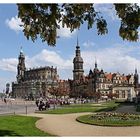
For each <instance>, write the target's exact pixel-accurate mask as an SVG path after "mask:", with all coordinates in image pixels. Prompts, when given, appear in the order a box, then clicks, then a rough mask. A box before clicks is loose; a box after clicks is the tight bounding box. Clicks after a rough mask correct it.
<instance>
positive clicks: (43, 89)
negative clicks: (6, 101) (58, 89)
mask: <svg viewBox="0 0 140 140" xmlns="http://www.w3.org/2000/svg"><path fill="white" fill-rule="evenodd" d="M58 80H59V76H58V74H57V68H53V66H52V67H49V66H46V67H39V68H32V69H26V66H25V56H24V54H23V52H22V50H21V51H20V54H19V57H18V66H17V81H16V82H13V83H12V96H13V97H17V98H21V97H22V98H25V97H30V98H33V97H40V96H47V95H48V94H49V93H48V89H49V88H50V87H52V86H54V87H55V86H58V82H57V81H58Z"/></svg>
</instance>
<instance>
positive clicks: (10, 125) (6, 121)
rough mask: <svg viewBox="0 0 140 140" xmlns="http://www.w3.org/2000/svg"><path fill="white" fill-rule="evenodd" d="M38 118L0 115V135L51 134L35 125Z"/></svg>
mask: <svg viewBox="0 0 140 140" xmlns="http://www.w3.org/2000/svg"><path fill="white" fill-rule="evenodd" d="M38 119H39V118H37V117H27V116H18V115H11V116H0V136H51V135H50V134H47V133H45V132H43V131H41V130H39V129H38V128H36V126H35V122H36V121H37V120H38Z"/></svg>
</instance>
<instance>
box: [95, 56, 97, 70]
mask: <svg viewBox="0 0 140 140" xmlns="http://www.w3.org/2000/svg"><path fill="white" fill-rule="evenodd" d="M95 68H96V69H97V60H96V57H95Z"/></svg>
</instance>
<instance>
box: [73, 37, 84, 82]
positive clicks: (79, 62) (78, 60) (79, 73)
mask: <svg viewBox="0 0 140 140" xmlns="http://www.w3.org/2000/svg"><path fill="white" fill-rule="evenodd" d="M75 53H76V56H75V57H74V59H73V65H74V70H73V79H74V80H79V79H80V78H81V77H83V73H84V70H83V58H82V57H81V52H80V46H79V45H78V38H77V46H76V51H75Z"/></svg>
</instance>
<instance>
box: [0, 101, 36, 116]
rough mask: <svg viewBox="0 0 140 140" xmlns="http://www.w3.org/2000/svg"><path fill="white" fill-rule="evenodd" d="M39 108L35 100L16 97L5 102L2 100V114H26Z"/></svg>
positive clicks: (0, 112)
mask: <svg viewBox="0 0 140 140" xmlns="http://www.w3.org/2000/svg"><path fill="white" fill-rule="evenodd" d="M36 109H37V107H36V105H35V101H25V100H20V99H16V100H13V101H8V102H7V103H5V102H4V101H2V100H0V115H2V114H20V113H22V114H26V113H33V112H35V110H36Z"/></svg>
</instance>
